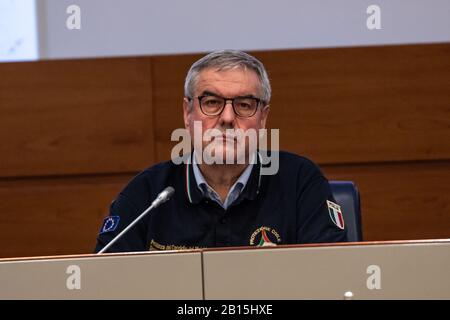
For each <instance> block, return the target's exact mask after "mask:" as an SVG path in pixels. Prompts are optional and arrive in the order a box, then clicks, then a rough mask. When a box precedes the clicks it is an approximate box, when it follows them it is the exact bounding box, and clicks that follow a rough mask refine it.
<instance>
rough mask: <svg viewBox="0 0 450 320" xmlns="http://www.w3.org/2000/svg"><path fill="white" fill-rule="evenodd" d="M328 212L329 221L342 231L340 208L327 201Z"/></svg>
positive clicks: (342, 219) (342, 218)
mask: <svg viewBox="0 0 450 320" xmlns="http://www.w3.org/2000/svg"><path fill="white" fill-rule="evenodd" d="M327 206H328V212H329V213H330V218H331V221H333V223H334V224H335V225H336V226H337V227H338V228H339V229H342V230H344V216H343V215H342V210H341V206H340V205H337V204H336V203H334V202H331V201H328V200H327Z"/></svg>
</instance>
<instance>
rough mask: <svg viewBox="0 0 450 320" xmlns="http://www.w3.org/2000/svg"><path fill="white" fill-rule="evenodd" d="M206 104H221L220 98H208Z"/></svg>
mask: <svg viewBox="0 0 450 320" xmlns="http://www.w3.org/2000/svg"><path fill="white" fill-rule="evenodd" d="M204 103H205V105H208V106H215V105H219V104H220V100H218V99H206V100H205V101H204Z"/></svg>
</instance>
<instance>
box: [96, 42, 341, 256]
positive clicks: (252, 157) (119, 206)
mask: <svg viewBox="0 0 450 320" xmlns="http://www.w3.org/2000/svg"><path fill="white" fill-rule="evenodd" d="M270 95H271V88H270V83H269V79H268V76H267V72H266V70H265V68H264V66H263V65H262V64H261V62H259V61H258V60H257V59H255V58H254V57H252V56H250V55H248V54H246V53H244V52H240V51H232V50H226V51H218V52H213V53H211V54H209V55H207V56H205V57H203V58H202V59H200V60H198V61H197V62H195V63H194V64H193V65H192V67H191V69H190V70H189V72H188V74H187V77H186V82H185V98H184V100H183V115H184V122H185V127H186V129H187V130H188V131H189V133H190V136H191V137H193V139H194V141H193V151H192V152H189V153H188V154H187V155H185V158H184V160H186V163H181V164H176V163H174V162H176V161H169V162H165V163H160V164H157V165H155V166H153V167H151V168H149V169H147V170H145V171H144V172H142V173H140V174H139V175H138V176H136V177H135V178H134V179H133V180H132V181H131V182H130V183H129V184H128V185H127V186H126V187H125V189H124V190H123V191H122V192H121V193H120V194H119V195H118V197H117V199H116V200H115V201H114V202H113V203H112V205H111V208H110V216H109V217H107V218H106V219H105V221H104V224H103V226H102V228H101V230H100V234H99V236H98V239H97V246H96V251H99V250H101V249H102V248H103V247H104V246H105V245H107V244H108V243H109V242H110V241H111V240H112V239H113V238H114V237H115V236H116V235H117V234H118V233H120V232H121V231H122V230H123V229H124V228H125V227H126V226H128V225H129V224H130V223H131V222H132V221H133V220H134V219H135V218H136V217H137V216H139V214H140V213H142V212H143V211H144V210H145V209H146V208H147V207H148V206H149V205H150V204H151V202H152V201H153V200H154V199H155V198H156V197H157V195H158V193H159V192H161V191H162V190H163V189H164V188H165V187H166V186H172V187H173V188H174V189H175V193H174V195H173V197H172V199H170V200H169V201H167V202H166V203H164V204H162V205H161V206H159V207H158V208H156V209H155V210H153V211H152V212H151V213H150V214H149V215H147V216H146V217H145V218H143V219H142V220H141V221H140V222H139V223H137V224H136V225H135V226H134V227H133V228H132V229H131V230H130V231H128V233H126V234H125V235H124V236H123V238H121V239H120V240H119V241H117V242H116V243H115V244H114V245H113V246H112V247H111V248H110V249H109V250H108V251H109V252H121V251H146V250H173V249H189V248H203V247H226V246H250V245H254V246H257V245H259V246H264V245H277V244H295V243H316V242H339V241H346V231H345V227H344V221H343V220H342V215H341V213H340V210H339V206H338V205H337V204H335V203H334V199H333V198H332V195H331V191H330V187H329V184H328V181H327V180H326V178H325V177H324V176H323V175H322V173H321V172H320V170H319V169H318V168H317V166H316V165H314V164H313V163H312V162H311V161H309V160H307V159H305V158H303V157H299V156H297V155H294V154H290V153H287V152H279V153H274V152H273V153H272V154H271V155H272V156H276V157H277V160H278V161H279V169H278V170H277V172H276V173H275V174H270V175H268V174H263V173H264V172H263V170H264V165H263V160H262V159H263V158H262V156H261V152H260V151H258V150H257V147H255V146H254V144H252V143H251V141H250V140H251V139H249V138H248V137H244V139H237V137H238V136H239V135H238V134H236V132H250V131H252V130H253V131H257V132H259V130H260V129H264V128H265V124H266V120H267V116H268V113H269V101H270ZM196 124H200V125H201V126H200V128H201V130H202V132H205V131H208V130H209V131H210V132H213V133H212V134H210V136H209V137H205V135H201V136H200V137H201V138H197V139H196V138H195V137H197V135H196V134H197V133H196V132H195V130H196V128H198V126H196ZM239 130H240V131H239ZM207 150H208V152H209V153H208V152H205V151H207ZM211 158H213V160H214V161H211ZM225 160H227V161H225ZM177 163H178V162H177ZM333 210H334V211H333ZM331 212H334V213H336V212H337V215H332V214H331Z"/></svg>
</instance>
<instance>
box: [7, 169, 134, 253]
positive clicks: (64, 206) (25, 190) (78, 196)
mask: <svg viewBox="0 0 450 320" xmlns="http://www.w3.org/2000/svg"><path fill="white" fill-rule="evenodd" d="M131 178H132V175H131V174H129V175H119V176H107V177H83V178H56V179H54V178H51V179H39V180H36V179H21V180H11V181H1V182H0V199H2V201H0V212H1V215H0V243H1V245H0V257H13V256H42V255H60V254H79V253H92V252H93V250H94V247H95V242H96V236H97V234H98V231H99V230H100V227H101V224H102V221H103V218H104V217H105V216H107V215H108V210H109V205H110V203H111V201H112V200H113V199H114V198H115V197H116V195H117V194H118V193H119V192H120V190H122V188H123V187H124V185H125V184H126V183H127V181H128V180H130V179H131Z"/></svg>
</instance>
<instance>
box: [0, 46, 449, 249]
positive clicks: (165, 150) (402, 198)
mask: <svg viewBox="0 0 450 320" xmlns="http://www.w3.org/2000/svg"><path fill="white" fill-rule="evenodd" d="M254 54H255V55H256V56H257V57H259V58H260V59H261V60H262V61H263V62H264V64H265V65H266V66H267V68H268V71H269V73H270V76H271V80H272V85H273V91H274V94H273V100H272V104H271V105H272V110H271V114H270V116H269V127H272V128H279V129H280V143H281V148H282V149H284V150H289V151H292V152H295V153H298V154H302V155H306V156H307V157H309V158H311V159H312V160H314V161H315V162H318V163H319V164H321V166H322V168H323V169H324V171H325V173H326V174H327V175H328V177H329V178H330V179H339V180H353V181H355V182H356V183H357V184H358V186H359V188H360V191H361V197H362V210H363V226H364V233H365V238H366V239H367V240H392V239H420V238H441V237H449V232H448V230H450V228H449V227H450V225H449V222H450V208H449V203H450V199H449V195H450V184H448V181H449V180H450V176H449V174H450V170H449V169H450V60H449V59H448V57H449V56H450V55H449V54H450V44H433V45H411V46H385V47H366V48H329V49H312V50H285V51H274V52H256V53H254ZM199 57H200V55H174V56H157V57H143V58H115V59H86V60H67V61H45V62H30V63H28V62H27V63H7V64H0V200H1V201H0V212H1V213H2V214H1V215H0V241H1V243H2V245H1V246H0V256H1V257H11V256H22V255H52V254H71V253H86V252H91V250H92V249H93V246H94V244H95V237H96V234H97V232H98V228H99V227H100V224H101V220H102V218H103V216H104V215H105V214H106V213H107V212H108V207H109V204H110V202H111V201H112V199H113V198H114V197H115V196H116V194H117V192H118V191H119V190H120V189H121V188H122V187H123V186H124V185H125V184H126V182H127V181H128V180H129V178H131V176H132V175H134V174H135V173H136V172H138V171H141V170H142V169H144V168H146V167H148V166H150V165H151V164H152V163H154V162H157V161H163V160H167V159H169V157H170V150H171V147H172V146H173V145H174V143H172V142H170V135H171V133H172V130H174V129H175V128H180V127H183V121H182V98H183V84H184V78H185V75H186V72H187V70H188V68H189V67H190V65H191V64H192V63H193V62H194V61H195V60H197V59H198V58H199Z"/></svg>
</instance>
